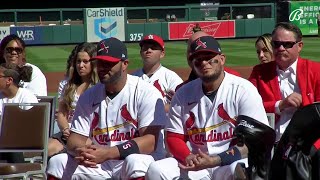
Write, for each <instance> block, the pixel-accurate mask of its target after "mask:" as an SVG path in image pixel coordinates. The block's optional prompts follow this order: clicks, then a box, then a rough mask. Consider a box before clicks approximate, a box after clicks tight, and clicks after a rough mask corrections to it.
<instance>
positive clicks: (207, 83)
mask: <svg viewBox="0 0 320 180" xmlns="http://www.w3.org/2000/svg"><path fill="white" fill-rule="evenodd" d="M190 52H191V54H190V56H189V60H190V62H191V63H192V64H193V67H194V71H195V73H196V75H197V76H198V77H199V78H198V79H196V80H194V81H191V82H189V83H187V84H185V85H184V86H182V87H181V88H179V90H178V91H177V92H176V94H175V96H174V97H173V99H172V101H171V107H170V111H169V118H170V119H169V122H168V124H167V126H166V133H167V137H166V142H167V145H168V148H169V150H170V153H172V155H173V158H166V159H163V160H159V161H156V162H153V163H151V165H150V167H149V169H148V172H147V174H146V178H148V179H153V180H157V179H175V178H178V177H181V178H183V179H184V178H185V179H187V178H188V179H231V178H232V177H233V174H234V169H235V166H236V165H237V164H238V163H239V162H242V163H245V164H247V159H246V157H247V152H248V149H247V148H246V146H242V147H239V146H234V145H231V140H232V139H233V132H234V130H235V128H236V127H237V125H238V124H237V121H236V117H237V116H239V115H244V116H247V117H250V118H253V119H256V120H259V121H260V122H262V123H263V124H266V125H268V120H267V116H266V113H265V110H264V108H263V104H262V99H261V97H260V95H259V93H258V91H257V89H256V88H255V87H254V86H253V85H252V84H251V83H250V82H249V81H247V80H245V79H243V78H240V77H237V76H235V75H232V74H229V73H228V72H225V71H224V63H225V60H226V57H225V55H224V54H223V53H222V50H221V47H220V45H219V43H218V42H217V41H216V40H215V39H214V38H213V37H212V36H202V37H200V38H198V39H196V40H195V41H193V42H192V43H191V46H190ZM249 126H251V125H249ZM187 141H189V143H190V146H191V150H189V148H188V147H187V145H186V142H187Z"/></svg>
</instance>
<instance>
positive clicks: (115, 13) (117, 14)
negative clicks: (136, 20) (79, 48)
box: [86, 8, 125, 42]
mask: <svg viewBox="0 0 320 180" xmlns="http://www.w3.org/2000/svg"><path fill="white" fill-rule="evenodd" d="M124 31H125V27H124V8H87V9H86V32H87V41H88V42H99V41H101V40H102V39H106V38H109V37H116V38H118V39H119V40H121V41H124V40H125V34H124V33H125V32H124Z"/></svg>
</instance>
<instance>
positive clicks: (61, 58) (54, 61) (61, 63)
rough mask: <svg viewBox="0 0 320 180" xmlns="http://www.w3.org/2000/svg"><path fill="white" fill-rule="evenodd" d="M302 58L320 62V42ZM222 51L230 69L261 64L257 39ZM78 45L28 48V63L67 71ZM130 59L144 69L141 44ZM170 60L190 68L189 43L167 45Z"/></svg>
mask: <svg viewBox="0 0 320 180" xmlns="http://www.w3.org/2000/svg"><path fill="white" fill-rule="evenodd" d="M303 41H304V48H303V50H302V54H301V55H302V57H304V58H309V59H313V60H317V61H320V57H319V47H320V38H318V37H307V38H304V39H303ZM219 42H220V44H221V47H222V51H223V52H224V54H226V56H227V66H251V65H255V64H257V62H258V60H257V56H256V51H255V47H254V42H255V39H223V40H219ZM74 46H75V45H58V46H30V47H28V48H27V61H28V62H30V63H32V64H35V65H37V66H38V67H39V68H40V69H41V70H42V71H43V72H56V71H60V72H61V71H65V66H66V60H67V58H68V56H69V54H70V52H71V50H72V49H73V47H74ZM127 47H128V54H129V59H130V65H129V69H137V68H139V67H141V60H140V55H139V50H140V47H139V45H138V43H127ZM165 47H166V56H165V58H164V59H163V61H162V64H163V65H164V66H166V67H168V68H177V67H188V65H187V62H186V58H185V57H186V42H185V41H176V42H166V43H165Z"/></svg>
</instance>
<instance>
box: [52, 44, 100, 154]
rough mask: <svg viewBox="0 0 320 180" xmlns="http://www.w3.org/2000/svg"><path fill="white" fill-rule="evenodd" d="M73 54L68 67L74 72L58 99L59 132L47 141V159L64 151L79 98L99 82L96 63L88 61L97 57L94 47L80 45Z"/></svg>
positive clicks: (92, 45)
mask: <svg viewBox="0 0 320 180" xmlns="http://www.w3.org/2000/svg"><path fill="white" fill-rule="evenodd" d="M74 54H75V56H74V57H72V58H73V59H71V66H70V68H72V69H74V70H73V71H72V74H71V77H70V79H69V80H68V83H67V84H66V85H65V86H64V89H63V91H62V92H63V93H62V95H61V98H60V99H59V109H58V113H57V122H58V126H59V129H60V132H59V133H57V134H54V135H53V136H52V137H51V138H50V139H49V147H48V156H49V157H50V156H52V155H54V154H57V153H59V152H61V151H62V150H65V145H66V143H67V139H68V137H69V135H70V123H71V120H72V118H73V113H74V110H75V108H76V105H77V102H78V99H79V96H80V95H81V94H82V93H83V92H84V91H85V90H87V89H88V88H90V87H91V86H93V85H95V84H96V83H97V82H98V81H99V77H98V73H97V69H96V62H94V61H89V60H90V59H91V58H93V57H94V56H96V55H97V49H96V45H94V44H91V43H81V44H79V46H77V48H76V50H75V52H74Z"/></svg>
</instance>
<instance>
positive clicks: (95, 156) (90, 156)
mask: <svg viewBox="0 0 320 180" xmlns="http://www.w3.org/2000/svg"><path fill="white" fill-rule="evenodd" d="M75 152H76V156H75V157H74V158H75V160H76V161H77V162H78V164H79V165H83V166H86V167H90V168H97V164H101V163H103V162H104V161H106V160H108V158H107V157H108V156H107V155H108V147H102V146H97V145H86V146H84V147H81V148H77V149H76V150H75Z"/></svg>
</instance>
